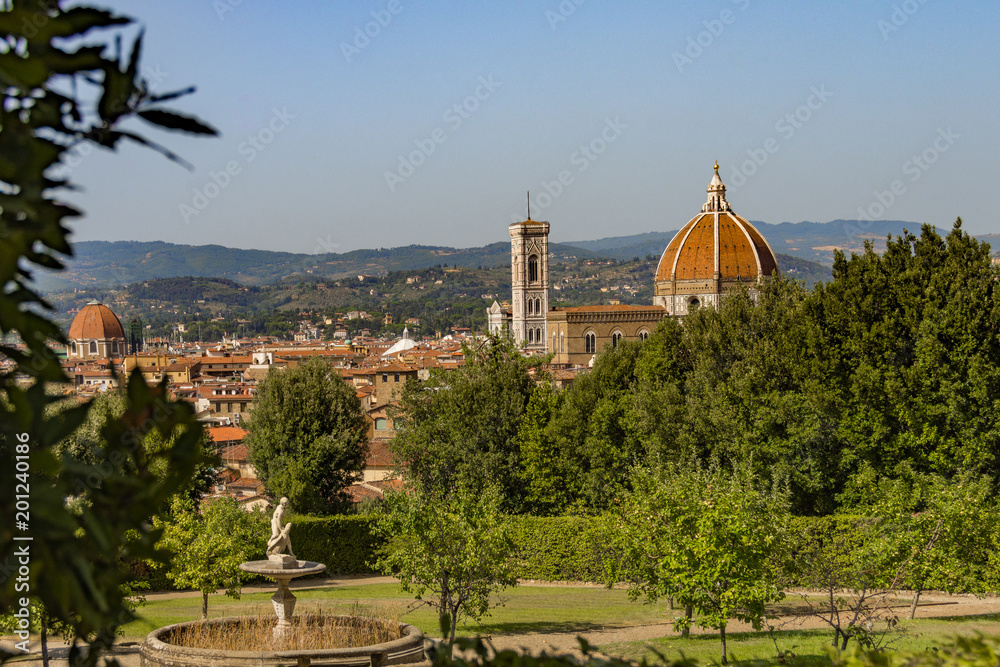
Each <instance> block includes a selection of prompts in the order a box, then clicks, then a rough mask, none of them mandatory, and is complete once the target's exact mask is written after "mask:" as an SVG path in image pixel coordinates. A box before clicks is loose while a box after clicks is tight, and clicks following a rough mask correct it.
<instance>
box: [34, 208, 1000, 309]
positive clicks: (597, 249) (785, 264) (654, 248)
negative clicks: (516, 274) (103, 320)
mask: <svg viewBox="0 0 1000 667" xmlns="http://www.w3.org/2000/svg"><path fill="white" fill-rule="evenodd" d="M753 224H754V225H755V226H756V227H758V228H759V229H760V231H761V232H762V233H763V234H764V236H765V237H767V240H768V242H769V243H770V244H771V248H772V249H773V250H774V252H775V253H776V254H777V255H778V256H779V262H780V264H781V266H782V268H783V269H785V270H786V271H788V272H789V273H792V274H795V273H798V274H799V276H797V277H802V278H803V279H804V280H805V281H806V282H807V284H812V283H814V282H815V281H817V280H826V279H827V278H828V277H829V270H827V269H822V268H821V267H818V266H813V265H811V264H798V263H797V262H795V261H794V259H793V258H798V260H800V261H801V260H807V261H808V262H813V263H818V264H822V265H826V266H827V267H829V266H831V265H832V264H833V253H834V250H836V249H841V250H844V251H845V252H848V253H850V252H861V251H863V250H864V243H865V241H866V240H867V241H871V242H872V243H873V244H874V245H875V248H876V250H879V251H881V250H884V249H885V239H886V236H888V235H892V236H896V235H899V234H902V233H903V231H904V230H906V229H908V230H910V231H912V232H914V233H917V232H919V230H920V224H918V223H914V222H904V221H901V220H882V221H878V222H874V223H861V222H859V221H857V220H834V221H832V222H823V223H819V222H798V223H790V222H783V223H781V224H778V225H772V224H769V223H766V222H754V223H753ZM865 225H867V227H866V226H865ZM676 233H677V232H676V230H671V231H665V232H647V233H644V234H633V235H631V236H615V237H608V238H603V239H598V240H594V241H574V242H572V243H550V244H549V249H550V251H551V252H552V254H553V258H552V261H553V263H554V264H560V263H567V262H575V261H577V260H580V259H601V258H604V259H618V260H629V259H632V258H635V257H639V258H645V257H647V256H652V257H654V258H658V257H659V256H660V255H661V254H662V253H663V249H664V248H665V247H666V245H667V244H668V243H669V242H670V239H671V238H673V236H674V234H676ZM980 238H982V239H983V240H986V241H992V242H993V244H994V246H995V247H998V248H1000V235H989V236H983V237H980ZM74 249H75V252H76V254H75V256H74V257H72V258H70V259H68V260H67V269H66V270H65V271H61V272H42V271H40V272H39V274H38V286H39V288H40V289H41V291H42V292H46V293H49V292H54V291H58V290H67V289H70V290H71V289H94V288H101V289H114V288H115V287H118V286H122V285H128V284H131V283H135V282H139V281H144V280H152V279H157V278H174V277H180V276H191V277H215V278H225V279H228V280H234V281H236V282H238V283H240V284H243V285H251V286H254V285H257V286H261V285H270V284H275V283H280V282H288V281H293V282H294V281H298V280H324V279H338V278H343V277H347V276H358V275H369V276H383V275H386V274H387V273H389V272H391V271H412V270H419V269H426V268H431V267H434V266H439V265H441V266H444V265H448V266H459V267H466V268H479V267H484V268H489V267H498V266H506V265H507V264H508V262H509V261H510V244H509V243H508V242H506V241H504V242H498V243H491V244H490V245H486V246H482V247H478V248H449V247H445V246H423V245H410V246H405V247H400V248H377V249H372V250H353V251H351V252H346V253H320V254H315V255H309V254H304V253H288V252H276V251H271V250H241V249H239V248H227V247H225V246H221V245H202V246H191V245H177V244H173V243H165V242H163V241H151V242H140V241H116V242H109V241H81V242H79V243H76V244H74ZM783 257H784V258H785V259H783Z"/></svg>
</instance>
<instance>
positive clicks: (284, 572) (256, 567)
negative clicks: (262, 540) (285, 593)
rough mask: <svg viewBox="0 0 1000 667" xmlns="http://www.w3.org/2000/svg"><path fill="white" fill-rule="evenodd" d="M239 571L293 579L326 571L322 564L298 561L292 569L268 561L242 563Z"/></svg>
mask: <svg viewBox="0 0 1000 667" xmlns="http://www.w3.org/2000/svg"><path fill="white" fill-rule="evenodd" d="M240 569H241V570H243V571H244V572H252V573H253V574H262V575H264V576H265V577H282V578H288V579H295V578H298V577H305V576H307V575H310V574H319V573H320V572H322V571H323V570H325V569H326V565H323V564H322V563H314V562H313V561H311V560H300V561H296V564H295V566H294V567H279V566H278V565H277V564H275V563H274V562H272V561H269V560H252V561H249V562H247V563H242V564H241V565H240Z"/></svg>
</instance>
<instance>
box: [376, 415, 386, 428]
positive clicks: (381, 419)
mask: <svg viewBox="0 0 1000 667" xmlns="http://www.w3.org/2000/svg"><path fill="white" fill-rule="evenodd" d="M375 430H376V431H388V430H389V422H388V420H387V419H386V418H385V417H379V418H378V419H376V420H375Z"/></svg>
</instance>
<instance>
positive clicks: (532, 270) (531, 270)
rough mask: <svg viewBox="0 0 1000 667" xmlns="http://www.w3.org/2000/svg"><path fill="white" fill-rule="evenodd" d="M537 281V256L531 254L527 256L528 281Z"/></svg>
mask: <svg viewBox="0 0 1000 667" xmlns="http://www.w3.org/2000/svg"><path fill="white" fill-rule="evenodd" d="M537 281H538V256H537V255H532V256H531V257H529V258H528V282H529V283H533V282H537Z"/></svg>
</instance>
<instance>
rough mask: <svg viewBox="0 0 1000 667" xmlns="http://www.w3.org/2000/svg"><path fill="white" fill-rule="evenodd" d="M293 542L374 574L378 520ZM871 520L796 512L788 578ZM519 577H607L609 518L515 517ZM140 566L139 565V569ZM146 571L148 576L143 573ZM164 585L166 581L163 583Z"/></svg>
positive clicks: (324, 528)
mask: <svg viewBox="0 0 1000 667" xmlns="http://www.w3.org/2000/svg"><path fill="white" fill-rule="evenodd" d="M290 521H291V522H292V546H293V548H294V549H295V555H296V556H298V557H299V558H300V559H303V560H311V561H316V562H319V563H325V564H326V568H327V569H326V571H327V573H328V574H331V575H345V574H374V573H375V571H374V570H373V569H372V568H371V567H370V566H369V563H370V562H372V561H373V560H374V559H375V555H376V554H375V552H376V549H377V548H378V544H377V541H376V539H375V536H374V525H373V524H374V519H373V518H372V517H371V516H370V515H362V516H359V515H346V516H328V517H313V516H297V515H296V516H292V517H290ZM867 521H870V519H864V518H862V517H856V516H823V517H793V518H792V520H791V523H790V526H789V528H790V532H791V536H790V538H791V551H792V553H791V554H790V556H791V557H790V558H789V559H788V562H787V563H785V564H784V565H785V577H784V583H785V585H786V586H789V587H797V586H804V585H808V582H807V579H808V573H807V571H806V570H807V568H808V567H809V562H808V559H805V560H804V559H802V558H798V557H797V555H804V554H809V553H811V552H812V551H813V550H814V549H815V548H816V547H817V546H819V545H823V544H830V543H831V542H830V541H831V540H836V541H837V542H840V543H841V544H843V545H844V546H845V547H846V546H848V545H853V544H854V543H856V542H857V541H858V540H859V539H861V536H862V535H863V534H864V533H865V532H867V531H868V530H870V526H869V527H866V526H864V525H862V524H863V523H864V522H867ZM512 523H513V527H514V541H515V544H516V545H517V557H518V558H519V560H520V562H521V568H522V569H521V572H520V574H519V578H520V579H537V580H542V581H591V582H603V581H604V579H605V575H604V560H605V559H606V558H609V559H610V558H614V554H613V553H611V552H610V550H609V548H608V546H607V542H608V540H607V533H606V532H605V531H607V530H608V528H607V523H606V522H605V520H604V519H603V518H602V517H578V516H561V517H535V516H516V517H512ZM136 569H138V570H141V568H136ZM134 574H135V575H136V578H137V579H140V580H143V579H146V580H149V575H150V574H153V575H154V576H153V580H151V581H150V584H151V589H152V590H158V589H160V590H162V588H161V587H163V588H170V587H171V586H170V585H169V582H167V581H165V578H164V577H163V576H162V573H159V576H158V577H157V576H156V574H157V573H149V572H148V571H147V572H141V571H134ZM144 574H145V576H143V575H144ZM164 584H167V585H166V586H164Z"/></svg>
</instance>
